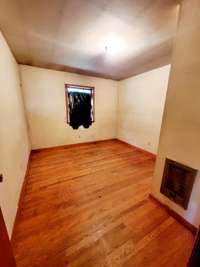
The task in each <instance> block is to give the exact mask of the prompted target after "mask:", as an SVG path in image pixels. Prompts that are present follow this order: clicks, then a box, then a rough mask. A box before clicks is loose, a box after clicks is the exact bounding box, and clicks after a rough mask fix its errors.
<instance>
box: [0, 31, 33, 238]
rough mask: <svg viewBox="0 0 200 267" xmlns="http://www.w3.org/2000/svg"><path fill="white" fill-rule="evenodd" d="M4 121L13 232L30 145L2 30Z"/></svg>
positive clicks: (1, 197)
mask: <svg viewBox="0 0 200 267" xmlns="http://www.w3.org/2000/svg"><path fill="white" fill-rule="evenodd" d="M0 121H1V123H0V172H1V173H2V174H3V175H4V181H3V183H1V184H0V205H1V208H2V212H3V215H4V219H5V222H6V225H7V229H8V232H9V235H11V232H12V227H13V223H14V219H15V215H16V211H17V206H18V200H19V195H20V191H21V187H22V183H23V180H24V176H25V172H26V167H27V162H28V157H29V152H30V148H29V139H28V134H27V127H26V119H25V113H24V105H23V101H22V95H21V88H20V77H19V69H18V65H17V63H16V61H15V59H14V57H13V56H12V54H11V52H10V49H9V47H8V45H7V43H6V41H5V39H4V37H3V36H2V34H1V33H0Z"/></svg>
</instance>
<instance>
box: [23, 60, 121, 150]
mask: <svg viewBox="0 0 200 267" xmlns="http://www.w3.org/2000/svg"><path fill="white" fill-rule="evenodd" d="M20 70H21V75H22V86H23V92H24V99H25V105H26V111H27V116H28V123H29V127H30V137H31V142H32V148H33V149H36V148H44V147H52V146H58V145H63V144H73V143H79V142H85V141H94V140H103V139H109V138H115V137H116V131H117V119H116V116H117V112H116V111H117V82H115V81H112V80H106V79H100V78H94V77H89V76H83V75H77V74H72V73H66V72H60V71H53V70H47V69H41V68H37V67H29V66H24V65H21V66H20ZM66 83H72V84H81V85H88V86H94V87H95V123H94V124H92V126H90V128H89V129H84V128H79V129H78V130H73V129H72V128H71V127H70V126H69V125H67V124H66V107H65V90H64V85H65V84H66Z"/></svg>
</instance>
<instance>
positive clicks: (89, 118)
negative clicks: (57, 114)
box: [65, 84, 94, 129]
mask: <svg viewBox="0 0 200 267" xmlns="http://www.w3.org/2000/svg"><path fill="white" fill-rule="evenodd" d="M65 94H66V109H67V123H68V124H69V125H70V126H71V127H72V128H73V129H78V128H79V126H83V127H84V128H89V127H90V125H91V124H92V123H93V122H94V87H89V86H80V85H72V84H66V85H65Z"/></svg>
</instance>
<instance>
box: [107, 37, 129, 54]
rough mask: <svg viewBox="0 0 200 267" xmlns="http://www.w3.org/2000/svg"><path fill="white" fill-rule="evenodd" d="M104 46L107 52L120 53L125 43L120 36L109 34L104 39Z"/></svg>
mask: <svg viewBox="0 0 200 267" xmlns="http://www.w3.org/2000/svg"><path fill="white" fill-rule="evenodd" d="M103 47H104V50H105V52H106V53H109V54H119V53H121V52H122V51H123V50H124V47H125V44H124V42H123V41H122V39H121V38H120V37H118V36H108V37H107V38H105V39H104V40H103Z"/></svg>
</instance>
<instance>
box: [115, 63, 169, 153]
mask: <svg viewBox="0 0 200 267" xmlns="http://www.w3.org/2000/svg"><path fill="white" fill-rule="evenodd" d="M169 70H170V66H169V65H168V66H165V67H162V68H159V69H155V70H152V71H149V72H146V73H143V74H141V75H138V76H134V77H132V78H129V79H126V80H123V81H121V82H120V83H119V98H118V138H119V139H121V140H123V141H126V142H127V143H130V144H132V145H135V146H138V147H141V148H143V149H145V150H148V151H150V152H153V153H157V147H158V141H159V135H160V127H161V121H162V115H163V109H164V103H165V96H166V90H167V84H168V78H169Z"/></svg>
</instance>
